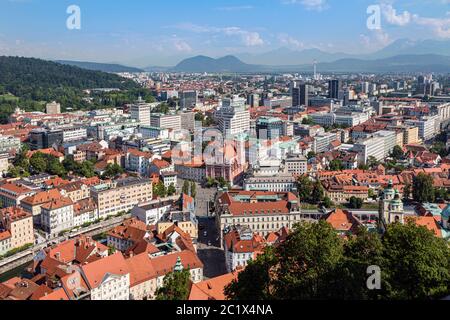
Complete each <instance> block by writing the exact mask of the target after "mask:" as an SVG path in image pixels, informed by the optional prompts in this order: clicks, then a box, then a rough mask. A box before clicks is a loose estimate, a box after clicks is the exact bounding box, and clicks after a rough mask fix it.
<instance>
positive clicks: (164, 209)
mask: <svg viewBox="0 0 450 320" xmlns="http://www.w3.org/2000/svg"><path fill="white" fill-rule="evenodd" d="M173 203H174V202H173V201H172V200H165V201H160V200H157V201H151V202H148V203H144V204H141V205H137V206H135V207H134V208H133V209H132V210H131V215H132V216H133V217H135V218H137V219H139V220H140V221H142V222H144V223H145V224H147V225H154V224H156V223H157V222H158V221H159V220H160V219H161V217H162V216H164V215H165V214H166V213H168V212H170V208H171V207H172V205H173Z"/></svg>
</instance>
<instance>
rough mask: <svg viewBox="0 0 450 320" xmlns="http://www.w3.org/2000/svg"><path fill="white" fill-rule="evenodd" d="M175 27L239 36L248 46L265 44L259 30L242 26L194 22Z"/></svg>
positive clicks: (197, 31) (198, 31)
mask: <svg viewBox="0 0 450 320" xmlns="http://www.w3.org/2000/svg"><path fill="white" fill-rule="evenodd" d="M175 28H177V29H180V30H185V31H190V32H194V33H212V34H223V35H225V36H238V37H239V38H240V40H241V43H242V44H243V45H245V46H246V47H255V46H262V45H264V44H265V42H264V40H263V39H262V38H261V35H260V34H259V33H258V32H254V31H248V30H244V29H242V28H240V27H225V28H219V27H210V26H200V25H196V24H192V23H182V24H178V25H176V26H175Z"/></svg>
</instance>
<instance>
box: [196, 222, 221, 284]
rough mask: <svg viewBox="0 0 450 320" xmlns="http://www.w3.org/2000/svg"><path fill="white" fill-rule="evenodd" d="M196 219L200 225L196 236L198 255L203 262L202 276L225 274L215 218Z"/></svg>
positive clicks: (211, 276) (212, 276) (209, 276)
mask: <svg viewBox="0 0 450 320" xmlns="http://www.w3.org/2000/svg"><path fill="white" fill-rule="evenodd" d="M198 219H199V225H200V226H201V227H200V228H201V229H200V228H199V236H198V257H199V258H200V260H201V261H202V262H203V264H204V269H203V275H204V277H205V278H206V279H209V278H214V277H217V276H220V275H223V274H226V273H227V270H226V267H225V255H224V252H223V250H222V249H221V248H220V241H219V240H218V232H217V228H216V225H215V220H214V219H213V218H201V217H199V218H198ZM205 232H206V236H205Z"/></svg>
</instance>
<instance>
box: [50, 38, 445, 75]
mask: <svg viewBox="0 0 450 320" xmlns="http://www.w3.org/2000/svg"><path fill="white" fill-rule="evenodd" d="M448 57H450V40H409V39H399V40H397V41H394V42H393V43H391V44H390V45H388V46H386V47H385V48H383V49H381V50H379V51H377V52H374V53H370V54H359V55H357V54H349V53H342V52H341V53H329V52H325V51H322V50H319V49H305V50H300V51H298V50H292V49H289V48H284V47H283V48H279V49H276V50H273V51H269V52H263V53H259V54H250V53H240V54H236V55H234V56H232V55H228V56H225V57H220V58H213V57H207V56H204V55H199V56H195V57H189V58H185V59H182V58H179V59H180V60H181V62H179V63H178V64H177V65H176V66H174V67H161V66H150V67H146V68H142V69H141V68H135V67H128V66H124V65H121V64H111V63H110V64H103V63H93V62H81V61H66V60H60V61H57V62H59V63H62V64H68V65H72V66H77V67H80V68H83V69H89V70H98V71H104V72H113V73H115V72H142V71H152V72H170V71H172V72H211V73H218V72H221V73H227V72H230V73H250V72H292V71H298V72H309V71H312V64H313V62H314V61H316V62H317V70H318V72H348V71H351V72H407V71H411V72H448V70H449V62H448Z"/></svg>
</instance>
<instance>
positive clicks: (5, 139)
mask: <svg viewBox="0 0 450 320" xmlns="http://www.w3.org/2000/svg"><path fill="white" fill-rule="evenodd" d="M20 148H21V145H20V139H19V138H16V137H13V136H4V135H0V153H7V154H9V153H10V152H15V151H20Z"/></svg>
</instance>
